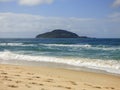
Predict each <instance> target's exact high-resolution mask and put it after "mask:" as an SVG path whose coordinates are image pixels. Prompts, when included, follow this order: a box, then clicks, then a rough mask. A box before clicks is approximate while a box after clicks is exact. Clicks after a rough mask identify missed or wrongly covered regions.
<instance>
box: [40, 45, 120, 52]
mask: <svg viewBox="0 0 120 90" xmlns="http://www.w3.org/2000/svg"><path fill="white" fill-rule="evenodd" d="M40 45H44V46H49V47H54V46H56V47H71V48H84V49H92V50H104V51H109V50H120V47H119V46H118V47H107V46H106V47H105V46H104V45H103V46H99V45H98V46H93V45H89V44H83V45H82V44H71V45H70V44H69V45H67V44H40Z"/></svg>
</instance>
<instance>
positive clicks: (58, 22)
mask: <svg viewBox="0 0 120 90" xmlns="http://www.w3.org/2000/svg"><path fill="white" fill-rule="evenodd" d="M108 19H109V18H108ZM109 20H110V21H109ZM109 20H96V19H92V18H74V17H71V18H61V17H44V16H39V15H30V14H16V13H0V37H4V38H5V37H12V38H14V37H17V38H18V37H19V38H20V37H23V38H25V37H27V38H28V37H35V36H36V35H37V34H39V33H43V32H48V31H51V30H54V29H65V30H69V31H72V32H75V33H77V34H79V35H87V36H91V37H111V38H112V36H113V37H119V36H120V31H119V30H118V29H119V28H120V21H119V22H112V21H111V18H110V19H109ZM117 24H119V25H117ZM103 32H105V33H103ZM111 35H112V36H111Z"/></svg>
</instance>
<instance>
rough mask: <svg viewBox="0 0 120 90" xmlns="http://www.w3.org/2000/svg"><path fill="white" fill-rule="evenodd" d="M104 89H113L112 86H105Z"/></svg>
mask: <svg viewBox="0 0 120 90" xmlns="http://www.w3.org/2000/svg"><path fill="white" fill-rule="evenodd" d="M105 88H106V89H115V88H114V87H105Z"/></svg>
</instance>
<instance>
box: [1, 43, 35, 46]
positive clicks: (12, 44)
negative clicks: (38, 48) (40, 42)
mask: <svg viewBox="0 0 120 90" xmlns="http://www.w3.org/2000/svg"><path fill="white" fill-rule="evenodd" d="M0 46H34V44H23V43H0Z"/></svg>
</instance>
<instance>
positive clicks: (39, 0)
mask: <svg viewBox="0 0 120 90" xmlns="http://www.w3.org/2000/svg"><path fill="white" fill-rule="evenodd" d="M12 1H16V2H17V3H18V4H20V5H26V6H35V5H41V4H52V3H53V2H54V0H0V2H4V3H5V2H12Z"/></svg>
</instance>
